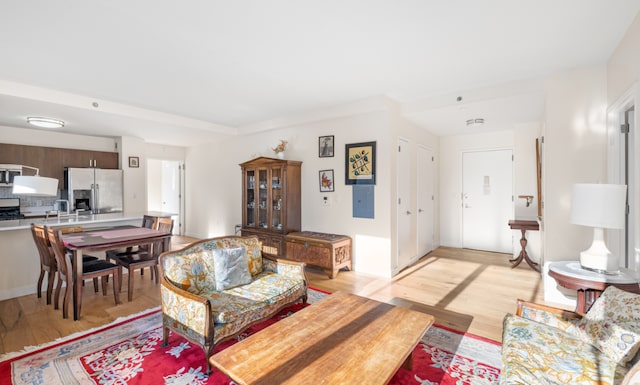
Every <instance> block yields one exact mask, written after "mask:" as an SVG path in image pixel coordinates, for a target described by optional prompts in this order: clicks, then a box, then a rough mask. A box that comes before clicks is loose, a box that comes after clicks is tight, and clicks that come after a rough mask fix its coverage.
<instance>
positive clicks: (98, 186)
mask: <svg viewBox="0 0 640 385" xmlns="http://www.w3.org/2000/svg"><path fill="white" fill-rule="evenodd" d="M95 192H96V214H100V184H98V183H96V187H95Z"/></svg>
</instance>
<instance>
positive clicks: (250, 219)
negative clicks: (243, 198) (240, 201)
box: [245, 170, 256, 227]
mask: <svg viewBox="0 0 640 385" xmlns="http://www.w3.org/2000/svg"><path fill="white" fill-rule="evenodd" d="M255 174H256V173H255V171H253V170H247V172H246V178H247V180H246V181H245V183H246V184H245V186H246V188H247V191H246V192H245V193H246V194H247V207H245V210H247V211H246V215H247V226H250V227H255V225H256V218H255V208H256V193H255V192H256V190H255V189H256V187H255V185H256V175H255Z"/></svg>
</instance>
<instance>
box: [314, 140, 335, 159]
mask: <svg viewBox="0 0 640 385" xmlns="http://www.w3.org/2000/svg"><path fill="white" fill-rule="evenodd" d="M318 156H319V157H321V158H330V157H333V135H327V136H321V137H320V138H318Z"/></svg>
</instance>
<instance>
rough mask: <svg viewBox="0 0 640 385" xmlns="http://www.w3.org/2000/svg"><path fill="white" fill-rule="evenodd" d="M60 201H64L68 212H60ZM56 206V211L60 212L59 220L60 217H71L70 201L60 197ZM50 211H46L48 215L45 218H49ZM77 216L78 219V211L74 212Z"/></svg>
mask: <svg viewBox="0 0 640 385" xmlns="http://www.w3.org/2000/svg"><path fill="white" fill-rule="evenodd" d="M58 203H64V204H65V207H66V208H67V213H66V214H61V213H60V205H59V204H58ZM54 208H56V211H57V212H58V221H59V220H60V218H62V217H65V218H69V217H71V208H70V207H69V201H68V200H66V199H58V200H56V201H55V203H54ZM49 213H50V211H47V212H46V216H45V220H47V219H48V218H49ZM74 215H75V216H76V219H78V212H77V211H76V213H75V214H74Z"/></svg>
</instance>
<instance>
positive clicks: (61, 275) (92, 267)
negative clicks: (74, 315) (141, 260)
mask: <svg viewBox="0 0 640 385" xmlns="http://www.w3.org/2000/svg"><path fill="white" fill-rule="evenodd" d="M45 231H46V234H47V238H48V239H49V242H50V243H51V249H52V250H53V254H54V255H55V258H56V264H57V267H58V283H57V285H56V289H55V292H54V297H55V298H54V301H55V302H54V306H55V308H56V309H57V308H58V301H59V299H60V291H61V288H62V282H64V283H65V284H66V287H65V291H64V298H63V301H62V318H68V314H69V311H68V310H69V304H70V303H71V295H72V293H73V279H74V277H73V266H72V264H71V258H69V256H68V255H67V252H66V248H65V246H64V243H63V242H62V232H61V231H60V230H56V229H54V228H52V227H48V226H45ZM110 275H113V297H114V300H115V303H116V305H118V304H120V295H119V293H120V290H119V288H120V269H119V268H118V266H117V265H115V264H113V263H111V262H107V261H105V260H102V259H97V260H95V261H88V262H84V261H83V262H82V276H81V277H80V279H81V280H82V281H84V280H85V279H93V278H100V280H101V281H102V295H107V278H108V277H109V276H110Z"/></svg>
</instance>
